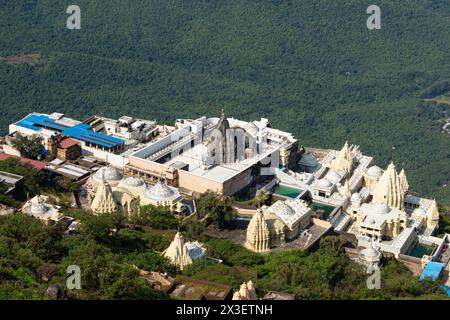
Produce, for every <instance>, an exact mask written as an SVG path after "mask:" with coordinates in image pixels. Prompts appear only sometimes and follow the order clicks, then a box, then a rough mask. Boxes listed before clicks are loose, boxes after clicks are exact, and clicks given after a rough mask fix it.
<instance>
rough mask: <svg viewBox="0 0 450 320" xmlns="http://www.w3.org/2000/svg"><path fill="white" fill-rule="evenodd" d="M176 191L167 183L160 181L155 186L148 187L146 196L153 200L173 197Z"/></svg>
mask: <svg viewBox="0 0 450 320" xmlns="http://www.w3.org/2000/svg"><path fill="white" fill-rule="evenodd" d="M174 194H175V192H174V191H173V190H172V189H170V188H169V187H168V186H167V185H166V184H165V183H163V182H161V181H159V182H158V183H157V184H155V186H154V187H151V188H148V189H147V190H145V192H144V197H145V198H147V199H152V200H163V199H168V198H171V197H172V196H173V195H174Z"/></svg>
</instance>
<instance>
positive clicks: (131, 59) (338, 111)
mask: <svg viewBox="0 0 450 320" xmlns="http://www.w3.org/2000/svg"><path fill="white" fill-rule="evenodd" d="M74 2H76V4H77V5H79V6H80V7H81V11H82V28H81V30H67V28H66V19H67V17H68V15H67V14H66V9H67V7H68V6H69V5H70V4H73V3H74ZM376 2H377V3H376V4H377V5H378V6H380V7H381V12H382V29H381V30H374V31H369V30H368V29H367V27H366V19H367V17H368V15H367V14H366V9H367V7H368V6H369V5H370V4H372V3H368V2H367V1H362V0H345V1H334V0H292V1H289V0H285V1H284V0H273V1H262V0H260V1H250V0H235V1H206V0H203V1H202V0H198V1H190V0H178V1H175V0H164V1H162V0H159V1H157V0H108V1H100V0H89V1H88V0H77V1H66V0H39V1H38V0H14V1H0V57H4V58H5V57H8V56H12V55H17V54H30V53H39V54H41V55H42V56H43V59H42V60H41V61H40V63H38V64H36V65H30V64H26V63H22V64H11V63H7V61H3V62H0V112H1V117H0V131H1V132H2V133H4V132H6V130H7V124H9V123H10V122H11V121H13V120H16V119H18V118H20V117H22V116H24V115H25V114H26V113H28V112H30V111H43V112H51V111H59V112H65V113H67V114H69V115H72V116H74V117H78V118H84V117H86V116H87V115H91V114H102V115H106V116H112V117H115V116H120V115H122V114H129V115H133V116H137V117H145V118H150V119H153V118H156V119H158V120H159V121H162V122H173V121H174V120H175V119H176V118H179V117H190V118H193V117H196V116H199V115H203V114H208V115H214V114H216V113H217V112H218V110H219V109H220V108H225V110H226V112H227V114H228V115H230V116H233V117H239V118H243V119H247V120H250V119H255V118H258V119H259V118H260V117H269V118H270V120H271V122H272V124H273V126H274V127H279V128H281V129H284V130H288V131H292V132H293V133H295V134H296V135H297V136H298V137H299V141H300V144H302V145H305V146H314V147H333V148H340V147H341V145H342V144H343V143H344V142H345V140H347V139H348V140H349V142H350V143H353V144H359V145H361V148H362V150H363V151H364V152H366V153H368V154H371V155H373V156H375V159H376V161H377V162H378V163H379V164H380V165H386V164H387V162H388V161H389V160H390V159H391V157H392V156H393V157H394V160H395V161H396V162H397V163H398V165H399V166H401V165H402V163H404V166H405V168H406V170H407V173H408V174H409V178H410V184H411V188H412V189H413V190H415V191H419V192H421V193H423V194H425V195H430V196H431V195H435V196H437V197H438V199H440V200H441V201H444V202H445V203H447V204H450V192H449V190H448V188H443V187H442V186H443V185H444V184H446V183H447V181H448V180H449V178H450V137H449V136H448V135H445V134H442V133H441V130H440V127H439V125H438V123H437V122H436V120H438V119H439V118H440V117H441V116H442V112H444V111H446V110H448V109H449V108H448V106H445V105H439V106H437V105H435V104H433V103H431V102H423V100H422V97H425V96H424V95H427V93H430V92H432V91H433V88H436V86H438V87H439V84H442V83H444V82H445V81H447V80H450V33H449V30H450V2H449V1H448V0H410V1H398V0H379V1H376ZM430 88H431V89H430ZM430 90H431V91H430ZM434 91H435V90H434ZM444 93H445V92H436V94H444ZM393 146H395V148H396V149H395V152H392V147H393Z"/></svg>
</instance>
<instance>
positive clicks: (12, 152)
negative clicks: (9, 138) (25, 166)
mask: <svg viewBox="0 0 450 320" xmlns="http://www.w3.org/2000/svg"><path fill="white" fill-rule="evenodd" d="M3 152H4V153H6V154H10V155H12V156H17V157H20V152H19V150H17V149H15V148H13V147H11V146H10V145H7V144H5V145H3Z"/></svg>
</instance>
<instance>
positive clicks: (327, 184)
mask: <svg viewBox="0 0 450 320" xmlns="http://www.w3.org/2000/svg"><path fill="white" fill-rule="evenodd" d="M332 185H333V184H332V183H331V182H330V180H328V179H321V180H319V181H318V182H317V186H318V187H321V188H330V187H331V186H332Z"/></svg>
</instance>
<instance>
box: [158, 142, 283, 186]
mask: <svg viewBox="0 0 450 320" xmlns="http://www.w3.org/2000/svg"><path fill="white" fill-rule="evenodd" d="M274 151H276V148H272V149H269V150H268V151H266V152H265V153H263V154H260V155H257V156H255V157H253V158H251V159H246V160H243V161H240V162H238V163H224V164H220V165H215V166H212V167H207V168H205V167H204V166H203V164H202V156H203V154H205V151H204V146H203V144H197V145H195V146H194V147H193V148H191V149H189V150H188V151H185V152H184V153H183V154H180V155H178V156H176V157H174V158H173V159H171V160H169V161H168V162H166V163H164V164H165V165H168V166H171V165H174V166H180V164H181V163H185V164H187V165H189V172H191V173H193V174H195V175H198V176H202V177H205V178H208V179H210V180H213V181H218V182H225V181H227V180H229V179H231V178H232V177H234V176H236V175H238V174H239V173H241V172H243V171H245V170H247V169H248V168H250V167H251V166H253V165H255V164H256V163H257V162H258V161H261V160H262V159H264V158H266V157H268V156H269V155H270V154H271V153H272V152H274Z"/></svg>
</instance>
